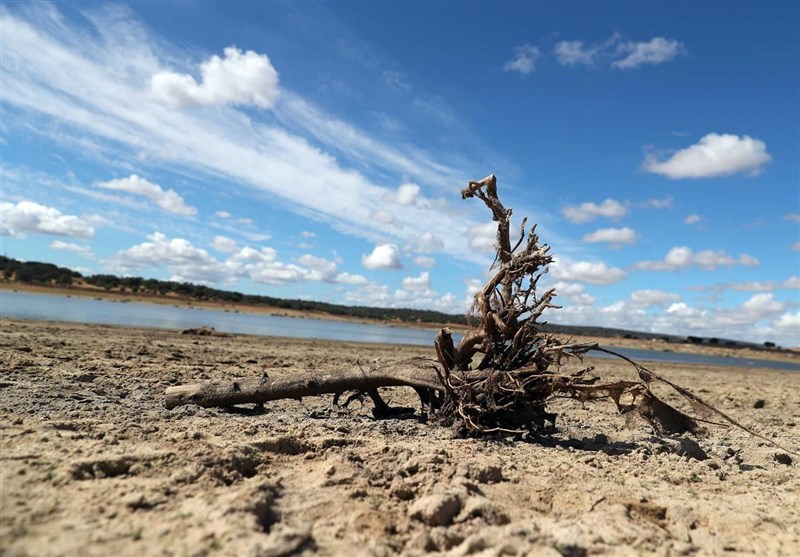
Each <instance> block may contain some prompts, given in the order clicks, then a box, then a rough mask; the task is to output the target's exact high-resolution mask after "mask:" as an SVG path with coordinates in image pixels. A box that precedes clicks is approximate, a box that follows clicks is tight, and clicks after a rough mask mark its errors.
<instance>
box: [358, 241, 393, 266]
mask: <svg viewBox="0 0 800 557" xmlns="http://www.w3.org/2000/svg"><path fill="white" fill-rule="evenodd" d="M361 264H362V265H364V267H366V268H367V269H402V268H403V262H402V261H400V250H398V249H397V246H396V245H394V244H378V245H377V246H375V249H373V250H372V253H370V254H369V255H364V256H362V257H361Z"/></svg>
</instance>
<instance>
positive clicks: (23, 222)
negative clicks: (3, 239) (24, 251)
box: [0, 201, 94, 238]
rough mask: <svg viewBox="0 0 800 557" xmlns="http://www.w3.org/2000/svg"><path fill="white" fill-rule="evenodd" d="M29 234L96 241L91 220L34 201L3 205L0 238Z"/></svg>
mask: <svg viewBox="0 0 800 557" xmlns="http://www.w3.org/2000/svg"><path fill="white" fill-rule="evenodd" d="M26 232H30V233H33V234H52V235H55V236H73V237H76V238H92V237H93V236H94V226H92V225H91V223H90V222H89V221H88V220H87V219H84V218H80V217H76V216H74V215H64V214H62V213H61V211H59V210H58V209H56V208H54V207H46V206H44V205H39V204H38V203H34V202H33V201H20V202H19V203H17V204H16V205H14V204H13V203H0V235H2V236H17V237H24V235H25V233H26Z"/></svg>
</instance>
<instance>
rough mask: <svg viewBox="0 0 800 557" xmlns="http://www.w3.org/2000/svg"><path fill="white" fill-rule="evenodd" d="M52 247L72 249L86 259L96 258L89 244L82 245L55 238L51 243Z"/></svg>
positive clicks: (63, 249) (64, 249) (71, 250)
mask: <svg viewBox="0 0 800 557" xmlns="http://www.w3.org/2000/svg"><path fill="white" fill-rule="evenodd" d="M50 247H51V248H52V249H56V250H61V251H70V252H72V253H74V254H76V255H80V256H81V257H84V258H86V259H94V253H93V252H92V248H90V247H89V246H81V245H79V244H75V243H73V242H62V241H61V240H54V241H53V242H52V243H51V244H50Z"/></svg>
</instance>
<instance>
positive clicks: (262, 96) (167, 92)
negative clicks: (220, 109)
mask: <svg viewBox="0 0 800 557" xmlns="http://www.w3.org/2000/svg"><path fill="white" fill-rule="evenodd" d="M200 74H201V76H202V80H201V82H200V83H199V84H198V83H197V81H195V79H194V77H192V76H191V75H189V74H183V73H174V72H169V71H161V72H158V73H155V74H154V75H153V77H152V78H151V80H150V90H151V92H152V93H153V96H154V97H155V98H157V99H159V100H161V101H163V102H165V103H167V104H168V105H169V106H173V107H183V106H186V105H201V106H220V105H226V104H231V105H240V106H257V107H259V108H272V107H273V106H274V105H275V102H276V101H277V100H278V72H277V71H275V68H273V67H272V64H271V63H270V61H269V57H268V56H267V55H266V54H258V53H256V52H253V51H252V50H248V51H246V52H242V51H241V50H239V49H238V48H236V47H233V46H231V47H228V48H226V49H225V57H224V58H220V57H219V56H217V55H214V56H212V57H211V58H209V59H208V60H206V61H205V62H203V63H202V64H200Z"/></svg>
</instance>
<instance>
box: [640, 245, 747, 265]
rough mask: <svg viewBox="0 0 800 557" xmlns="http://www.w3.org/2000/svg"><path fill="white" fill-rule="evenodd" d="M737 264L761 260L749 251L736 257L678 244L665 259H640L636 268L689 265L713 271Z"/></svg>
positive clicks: (720, 251) (717, 251)
mask: <svg viewBox="0 0 800 557" xmlns="http://www.w3.org/2000/svg"><path fill="white" fill-rule="evenodd" d="M736 264H739V265H744V266H748V267H755V266H757V265H758V264H759V261H758V259H756V258H755V257H753V256H752V255H749V254H747V253H743V254H741V255H739V257H738V258H734V257H733V256H731V255H729V254H728V253H726V252H725V251H724V250H703V251H698V252H695V251H694V250H693V249H692V248H690V247H688V246H676V247H674V248H672V249H670V250H669V251H668V252H667V254H666V255H665V256H664V259H663V260H661V261H640V262H639V263H637V264H636V265H635V268H636V269H642V270H646V271H679V270H681V269H686V268H688V267H699V268H701V269H703V270H704V271H712V270H714V269H717V268H718V267H730V266H732V265H736Z"/></svg>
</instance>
